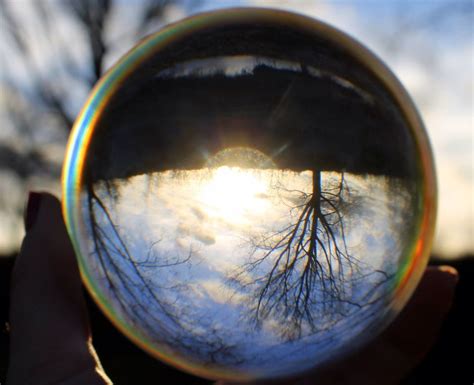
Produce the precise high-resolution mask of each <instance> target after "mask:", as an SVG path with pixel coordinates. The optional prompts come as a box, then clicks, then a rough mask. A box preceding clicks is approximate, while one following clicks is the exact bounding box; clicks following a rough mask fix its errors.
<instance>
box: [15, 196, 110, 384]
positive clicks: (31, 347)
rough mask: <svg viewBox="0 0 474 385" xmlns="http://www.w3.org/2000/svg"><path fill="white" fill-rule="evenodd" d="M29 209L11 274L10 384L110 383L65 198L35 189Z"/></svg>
mask: <svg viewBox="0 0 474 385" xmlns="http://www.w3.org/2000/svg"><path fill="white" fill-rule="evenodd" d="M27 211H28V215H27V217H26V218H25V227H26V228H27V234H26V236H25V239H24V240H23V244H22V247H21V251H20V254H19V256H18V257H17V260H16V262H15V266H14V269H13V273H12V285H11V306H10V326H11V334H10V337H11V339H10V364H9V370H8V381H7V383H8V384H10V385H16V384H29V383H32V384H33V383H34V384H35V385H37V384H38V385H39V384H51V383H59V382H61V383H64V384H71V385H72V384H76V383H77V384H105V383H108V380H107V378H106V376H105V375H104V374H103V371H102V370H101V368H100V364H99V363H98V360H97V359H96V356H95V352H94V350H93V348H92V345H91V336H90V330H89V326H88V319H87V312H86V307H85V302H84V298H83V296H82V287H81V281H80V276H79V271H78V267H77V263H76V260H75V256H74V251H73V249H72V246H71V244H70V242H69V238H68V235H67V232H66V228H65V226H64V222H63V219H62V214H61V206H60V203H59V201H58V200H57V199H56V198H55V197H54V196H52V195H50V194H46V193H42V194H35V193H33V196H30V204H29V207H28V209H27Z"/></svg>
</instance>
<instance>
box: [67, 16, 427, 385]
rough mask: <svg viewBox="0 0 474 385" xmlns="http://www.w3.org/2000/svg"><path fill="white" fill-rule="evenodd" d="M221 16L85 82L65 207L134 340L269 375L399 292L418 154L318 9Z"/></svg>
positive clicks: (98, 287) (343, 346) (168, 353)
mask: <svg viewBox="0 0 474 385" xmlns="http://www.w3.org/2000/svg"><path fill="white" fill-rule="evenodd" d="M241 12H244V11H241ZM245 12H249V11H245ZM245 12H244V13H245ZM223 15H224V16H223V20H222V21H219V20H217V21H216V20H214V21H212V20H211V21H210V23H211V26H208V27H207V28H204V27H201V29H199V28H197V29H193V28H195V27H189V31H188V32H186V28H185V29H184V30H185V32H183V31H182V30H179V28H178V27H174V28H175V29H176V30H175V31H174V33H175V34H176V35H177V37H176V39H175V40H173V39H172V38H169V41H168V40H166V38H165V37H163V38H162V40H164V41H165V43H163V42H162V40H160V39H158V40H156V41H155V40H153V39H151V40H149V41H148V43H146V42H145V43H144V45H142V47H145V48H146V49H145V48H143V49H142V51H134V52H135V53H134V52H133V51H132V53H131V54H129V57H134V56H133V55H136V56H135V59H134V60H136V61H137V63H138V64H136V65H135V67H133V66H132V65H131V64H130V68H132V69H133V71H132V70H130V71H128V72H127V71H125V70H126V69H127V68H128V67H127V66H128V65H129V64H128V63H127V62H126V61H123V62H122V63H121V64H119V66H118V67H117V68H116V69H115V70H113V71H112V73H111V75H108V78H107V79H106V80H105V81H103V83H102V85H101V86H100V87H99V88H98V90H96V94H95V96H93V97H91V99H90V101H89V110H87V109H86V110H85V112H84V114H83V116H82V117H81V118H80V119H79V123H78V124H77V127H76V131H75V132H76V137H75V138H73V139H72V140H73V144H72V145H71V146H70V149H69V164H67V165H66V167H65V170H66V176H65V191H66V193H68V194H69V195H67V198H66V203H65V209H66V219H67V223H68V227H69V230H70V233H71V235H72V238H73V241H74V243H75V246H76V249H77V250H78V253H79V262H80V265H81V271H82V273H83V276H84V278H85V281H86V283H87V284H88V287H89V289H90V290H91V291H92V292H93V294H94V296H95V298H96V300H97V301H98V302H99V304H100V305H101V306H102V308H103V309H104V310H105V311H106V313H107V314H108V315H109V317H111V318H112V319H113V320H114V322H115V323H116V324H117V325H118V326H119V327H120V328H121V330H122V331H124V332H125V333H126V334H127V335H128V336H129V337H131V338H132V339H134V341H135V342H137V343H138V344H139V345H141V346H142V347H143V348H145V349H146V350H147V351H149V352H150V353H152V354H155V355H156V356H158V357H160V358H162V359H164V360H166V361H168V362H171V363H173V364H175V365H177V366H179V367H181V368H183V369H186V370H189V371H191V372H193V373H197V374H200V375H203V376H207V377H212V378H231V379H232V378H235V379H238V378H264V377H278V376H286V375H290V374H296V373H299V372H302V371H304V370H308V369H310V368H312V367H314V366H316V365H319V364H321V363H323V362H325V361H327V360H329V359H331V358H334V357H336V356H337V355H339V354H342V353H344V352H345V351H348V350H350V349H351V348H353V347H354V346H358V345H359V344H360V343H363V342H364V341H366V340H367V339H368V338H369V337H370V336H371V335H372V334H374V333H376V332H378V331H379V329H380V328H381V327H382V326H383V325H384V324H385V323H386V322H387V320H388V319H390V318H391V317H393V315H394V314H395V313H396V312H397V311H399V308H397V306H398V305H397V304H400V303H403V302H404V301H405V300H406V298H404V299H403V298H402V299H400V298H399V297H407V296H408V295H409V293H407V291H406V290H405V291H403V290H402V289H401V288H402V286H403V285H405V284H406V281H407V280H409V279H415V278H411V276H410V274H414V273H413V271H417V270H420V269H422V268H423V262H420V256H419V255H421V254H420V253H422V252H423V253H426V251H424V250H420V247H419V246H417V245H419V244H420V242H419V240H420V239H424V238H426V237H429V235H426V233H424V232H423V231H424V230H423V228H422V226H423V223H424V222H423V221H424V220H426V219H424V218H426V217H427V216H426V212H427V211H429V209H430V207H427V203H426V201H427V198H426V193H425V192H424V191H425V190H424V187H423V186H424V184H426V183H427V182H426V176H425V174H426V170H424V167H425V166H424V164H425V163H426V162H425V163H423V159H422V158H423V156H427V155H426V154H425V155H423V153H422V152H423V151H428V150H426V149H423V148H421V149H420V147H419V144H418V143H417V141H416V139H415V137H416V135H423V133H422V132H421V133H414V132H413V131H412V130H413V128H412V127H410V125H409V123H408V122H407V121H406V120H405V118H404V117H403V114H402V113H401V112H400V106H399V104H398V103H397V102H396V101H395V100H393V96H391V95H390V93H389V92H388V91H387V90H386V89H385V88H384V86H383V84H382V82H381V80H379V79H377V77H376V76H375V75H374V74H373V73H372V72H371V71H369V70H368V69H366V68H365V67H364V66H363V65H362V64H361V63H360V62H358V61H357V60H355V59H354V58H353V57H352V56H350V54H349V52H345V51H344V50H343V49H342V48H341V47H338V46H337V45H336V44H335V43H334V42H332V41H330V40H325V38H324V35H321V32H318V28H316V26H317V25H316V24H315V25H314V28H315V29H314V35H311V33H310V32H308V28H309V30H311V28H312V24H311V22H309V21H308V20H306V19H302V20H304V22H305V23H308V26H307V27H306V30H305V29H304V28H301V26H300V27H298V26H296V25H293V24H291V20H292V19H291V18H290V19H285V18H283V16H282V15H283V14H281V13H278V12H277V13H274V14H273V13H271V12H270V13H268V14H267V13H265V12H263V13H261V18H262V21H261V24H258V23H257V24H251V25H249V24H248V22H247V21H245V20H246V19H245V18H242V19H239V18H237V17H230V16H229V15H230V13H227V19H226V16H225V15H226V14H223ZM265 15H266V16H265ZM247 16H248V15H247ZM293 17H294V18H296V19H298V20H300V17H296V16H293ZM205 18H206V16H202V17H201V20H204V19H205ZM204 21H205V20H204ZM300 21H301V20H300ZM188 23H191V22H188ZM184 24H186V22H184ZM204 25H206V24H205V23H204ZM282 25H284V26H285V28H282ZM188 26H189V24H188ZM275 31H278V39H276V38H275V37H274V33H275ZM191 32H192V33H191ZM186 33H187V34H186ZM170 36H173V34H172V33H171V34H170ZM150 42H151V43H150ZM210 42H212V43H213V44H209V43H210ZM231 43H232V44H231ZM290 43H292V44H290ZM146 44H148V46H147V45H146ZM160 44H161V46H160ZM137 52H138V53H137ZM144 52H145V53H147V54H146V55H145V54H144ZM137 58H138V59H137ZM130 60H132V59H130ZM132 62H133V60H132ZM114 71H115V72H114ZM120 71H122V72H120ZM121 73H125V75H123V76H122V75H120V74H121ZM114 76H115V78H114ZM121 76H122V77H121ZM107 82H109V83H107ZM101 92H102V94H101ZM94 103H95V104H94ZM88 111H90V114H95V116H94V118H91V117H90V116H89V117H87V113H88ZM420 129H421V128H420ZM84 138H87V139H84ZM74 143H76V146H75V147H74ZM420 159H421V160H420ZM68 166H69V169H68ZM68 170H69V171H68ZM431 172H432V171H431V170H428V173H431ZM68 178H69V179H68ZM423 194H425V195H423ZM430 215H432V214H430ZM428 233H429V231H428ZM422 246H423V247H424V248H426V247H427V246H426V242H424V243H422ZM423 247H422V248H421V249H423ZM416 258H418V260H417V261H416V264H415V262H414V261H415V260H416ZM421 260H423V258H421ZM407 266H408V267H407ZM413 266H415V267H413ZM420 266H421V267H420ZM413 276H414V277H416V275H415V274H414V275H413Z"/></svg>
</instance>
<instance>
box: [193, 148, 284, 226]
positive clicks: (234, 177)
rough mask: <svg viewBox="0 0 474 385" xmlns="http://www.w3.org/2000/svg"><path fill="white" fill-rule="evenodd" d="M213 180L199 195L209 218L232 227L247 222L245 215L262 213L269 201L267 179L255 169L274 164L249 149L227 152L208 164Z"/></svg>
mask: <svg viewBox="0 0 474 385" xmlns="http://www.w3.org/2000/svg"><path fill="white" fill-rule="evenodd" d="M207 166H208V167H209V168H210V172H211V177H210V179H209V181H208V182H207V183H204V184H203V187H202V189H201V191H200V193H199V194H198V199H199V200H200V201H201V203H202V207H204V208H205V210H206V211H207V214H208V215H210V216H213V217H218V218H221V219H224V220H225V221H227V222H229V223H243V222H245V218H246V214H249V213H254V214H256V213H260V212H263V211H264V210H265V209H266V208H267V206H268V204H269V203H268V201H267V200H266V199H264V198H265V197H266V196H267V195H268V194H267V193H268V187H269V186H268V183H269V181H268V180H266V179H262V178H259V177H258V175H256V173H255V171H256V169H262V168H273V167H274V166H275V164H274V163H273V161H272V160H271V159H270V158H269V157H268V156H266V155H265V154H263V153H262V152H260V151H257V150H254V149H251V148H248V147H236V148H227V149H225V150H222V151H219V152H218V153H217V154H215V155H214V156H212V157H210V158H209V159H208V160H207Z"/></svg>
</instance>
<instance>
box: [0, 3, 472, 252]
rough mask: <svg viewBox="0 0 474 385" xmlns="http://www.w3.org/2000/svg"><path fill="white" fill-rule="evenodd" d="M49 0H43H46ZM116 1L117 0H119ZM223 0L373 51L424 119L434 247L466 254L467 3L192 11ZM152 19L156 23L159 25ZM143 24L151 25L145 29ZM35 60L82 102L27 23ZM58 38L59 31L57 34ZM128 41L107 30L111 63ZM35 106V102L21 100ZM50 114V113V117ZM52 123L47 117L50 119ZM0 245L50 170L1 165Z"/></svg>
mask: <svg viewBox="0 0 474 385" xmlns="http://www.w3.org/2000/svg"><path fill="white" fill-rule="evenodd" d="M10 3H11V4H12V5H13V6H14V9H15V12H16V13H17V14H18V16H19V17H20V20H22V27H23V28H25V29H30V32H31V31H33V30H34V29H32V28H34V27H35V25H36V24H37V21H35V17H37V16H35V15H34V13H33V12H32V11H31V4H32V2H31V1H30V0H22V1H10ZM47 3H49V2H47ZM118 3H119V6H117V7H116V8H115V9H114V11H113V15H112V16H113V17H112V18H111V19H110V23H109V25H108V27H107V28H108V34H109V35H110V36H126V31H127V28H132V27H133V25H132V24H133V22H131V21H130V20H133V12H137V11H138V6H137V4H138V3H140V2H139V1H138V0H137V1H133V2H130V1H128V2H126V1H119V2H118ZM120 4H121V5H120ZM228 6H266V7H276V8H283V9H287V10H292V11H295V12H298V13H303V14H306V15H309V16H311V17H314V18H317V19H320V20H322V21H325V22H327V23H329V24H331V25H333V26H335V27H337V28H339V29H340V30H342V31H344V32H346V33H348V34H349V35H351V36H353V37H355V38H356V39H357V40H359V41H360V42H362V43H363V44H364V45H366V46H367V47H368V48H370V49H371V50H372V51H373V52H374V53H375V54H376V55H377V56H379V57H380V58H381V59H382V60H383V61H384V62H385V63H386V64H387V65H388V66H389V67H390V68H391V69H392V71H393V72H394V73H395V74H396V75H397V76H398V78H399V79H400V80H401V82H402V83H403V85H404V86H405V87H406V89H407V90H408V92H409V93H410V95H411V96H412V98H413V100H414V101H415V104H416V105H417V107H418V109H419V111H420V113H421V116H422V118H423V120H424V122H425V126H426V130H427V132H428V135H429V137H430V140H431V144H432V147H433V152H434V156H435V162H436V169H437V175H438V188H439V206H438V207H439V210H438V221H437V231H436V238H435V242H434V253H435V254H436V255H439V256H442V257H444V258H446V259H450V258H456V257H459V256H462V255H465V254H474V209H473V196H474V195H473V185H474V182H473V178H474V176H473V174H474V173H473V164H474V160H473V107H472V106H473V72H474V68H473V4H472V2H470V1H464V2H458V1H435V0H433V1H410V2H409V1H384V2H379V1H375V0H374V1H372V0H363V1H311V0H294V1H282V0H267V1H264V0H246V1H244V0H240V1H237V0H236V1H231V0H220V1H202V2H201V4H200V5H199V6H198V7H197V8H194V9H193V10H192V12H193V13H196V12H200V11H205V10H212V9H215V8H224V7H228ZM188 13H189V10H188V9H184V8H183V7H181V8H180V7H177V6H170V7H168V9H167V10H166V12H165V15H164V17H165V19H166V21H168V22H172V21H176V20H178V19H180V18H182V17H184V16H186V14H188ZM53 16H54V20H55V22H56V24H57V28H58V30H59V31H60V32H61V33H59V34H57V35H58V36H56V37H55V38H54V39H58V40H61V39H62V40H63V41H62V42H59V44H60V46H62V47H64V49H67V50H68V52H70V54H71V57H72V58H73V59H74V61H75V62H76V63H77V65H78V68H77V70H78V71H79V72H81V71H83V72H85V71H86V69H85V68H84V66H85V65H86V62H87V61H86V60H85V59H84V57H83V56H84V55H83V54H84V50H85V43H84V39H83V36H82V37H81V38H78V39H77V41H74V44H71V42H69V41H67V39H66V38H65V37H67V36H75V35H77V36H81V35H80V33H78V26H77V24H75V23H74V22H72V21H71V20H70V19H68V17H67V15H65V14H64V12H60V11H57V12H55V13H54V15H53ZM158 27H159V26H157V28H158ZM150 32H151V31H150ZM5 36H6V33H5V31H4V30H1V29H0V54H1V56H2V58H5V57H7V56H6V55H8V59H9V60H8V62H7V61H6V60H4V59H2V61H1V66H0V85H1V87H2V88H1V91H0V121H1V129H0V143H1V144H5V145H10V146H14V147H15V148H18V149H20V150H22V151H23V150H24V149H25V148H26V147H27V142H26V141H25V139H24V138H23V137H22V135H23V134H22V133H21V132H20V131H19V130H17V129H16V128H15V127H13V126H12V123H11V122H10V121H8V117H7V115H6V113H5V108H4V106H5V105H6V100H7V99H9V100H15V102H18V103H23V102H25V101H24V100H23V99H21V98H18V95H12V94H11V93H10V91H9V88H8V87H6V84H7V83H8V82H17V83H19V84H22V87H24V89H28V68H27V67H25V66H24V65H22V64H21V63H20V59H19V58H17V57H14V56H12V55H11V52H10V51H8V44H7V43H6V39H5V38H4V37H5ZM29 36H30V39H31V40H30V41H31V47H33V48H32V49H33V52H34V55H35V57H36V60H35V62H36V63H37V65H38V67H39V68H40V69H41V71H42V73H44V76H45V77H54V78H55V79H56V78H57V79H58V80H61V81H60V82H58V87H65V88H66V91H67V90H69V89H72V88H74V90H75V92H74V93H70V92H65V95H67V97H68V103H67V105H68V108H69V110H70V111H71V112H72V113H73V114H75V113H77V112H78V111H79V109H80V106H81V105H82V103H84V101H85V98H86V95H87V90H86V88H84V86H83V85H81V84H77V83H74V84H72V83H70V79H69V78H68V77H67V76H66V75H65V74H64V73H62V72H61V70H60V69H58V68H57V63H55V60H54V57H55V56H54V53H51V52H49V53H48V54H44V52H48V48H47V45H48V41H47V39H46V38H44V37H42V36H41V34H36V36H35V34H34V33H30V34H29ZM65 40H66V41H65ZM133 43H134V41H133V40H131V39H128V40H127V38H125V37H124V38H123V39H120V40H119V43H117V41H116V40H115V41H114V42H113V44H112V40H111V41H110V46H111V47H112V48H113V49H111V50H110V54H109V55H108V56H107V57H106V67H110V66H111V65H112V64H113V63H114V62H115V61H116V60H117V59H118V58H119V57H120V56H121V55H123V54H124V53H125V52H126V51H127V50H128V49H129V48H130V47H131V46H132V45H133ZM28 108H30V109H31V110H34V108H35V106H34V105H28ZM48 119H49V120H48ZM53 123H54V122H53ZM37 124H38V127H41V130H38V132H41V133H42V134H41V135H40V136H39V135H38V137H37V138H35V143H36V144H37V145H38V146H39V147H40V148H41V149H42V151H43V152H44V153H45V154H47V156H48V157H49V158H51V159H52V160H54V161H55V162H60V160H61V159H62V156H63V155H64V143H65V141H66V135H65V133H64V132H60V131H58V130H55V129H54V124H52V123H51V119H50V118H45V119H44V120H41V121H38V122H37ZM0 181H1V183H0V213H1V214H0V254H3V253H10V252H12V251H14V250H15V249H18V246H19V243H20V240H21V237H22V235H23V230H22V224H21V220H22V219H21V215H19V213H20V212H21V210H22V209H23V205H24V200H25V199H26V190H27V189H31V188H36V189H46V190H51V191H54V192H57V193H58V192H59V183H58V181H57V180H52V179H48V178H46V177H42V176H41V175H38V176H35V177H33V178H30V179H29V180H28V181H27V182H26V183H25V182H21V181H19V180H18V178H17V177H16V176H15V175H14V174H13V173H11V172H8V170H2V171H1V172H0Z"/></svg>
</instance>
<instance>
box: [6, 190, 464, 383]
mask: <svg viewBox="0 0 474 385" xmlns="http://www.w3.org/2000/svg"><path fill="white" fill-rule="evenodd" d="M25 227H26V229H27V234H26V236H25V239H24V241H23V244H22V248H21V252H20V254H19V256H18V258H17V261H16V262H15V266H14V269H13V273H12V285H11V307H10V329H11V335H10V337H11V338H10V342H11V343H10V363H9V370H8V377H7V384H9V385H24V384H30V383H31V384H35V385H45V384H59V383H60V384H61V385H76V384H81V385H83V384H91V385H99V384H100V385H104V384H111V381H110V380H109V379H108V377H107V376H106V374H105V373H104V371H103V369H102V367H101V365H100V362H99V359H98V357H97V355H96V354H95V351H94V348H93V346H92V341H91V334H90V328H89V324H88V317H87V312H86V307H85V302H84V298H83V296H82V289H81V280H80V277H79V270H78V267H77V263H76V259H75V256H74V251H73V249H72V246H71V243H70V241H69V238H68V235H67V232H66V228H65V226H64V222H63V219H62V215H61V206H60V203H59V201H58V200H57V199H56V198H55V197H53V196H52V195H50V194H44V193H43V194H33V195H32V196H30V202H29V204H28V209H27V216H26V218H25ZM456 282H457V272H456V270H455V269H453V268H451V267H436V268H435V267H429V268H428V269H427V270H426V273H425V275H424V276H423V279H422V280H421V282H420V285H419V286H418V288H417V290H416V292H415V294H414V295H413V297H412V298H411V300H410V302H409V303H408V305H407V306H406V308H405V309H404V310H403V312H402V313H401V314H400V315H399V317H398V318H397V319H396V320H395V322H394V323H393V324H392V325H391V326H390V327H389V328H388V329H387V330H386V331H385V332H383V333H382V334H381V335H380V336H379V337H378V338H377V339H376V340H374V341H373V342H372V343H370V344H369V345H368V346H366V347H365V348H363V349H362V350H360V351H358V352H355V353H354V354H352V355H351V356H349V357H347V358H345V359H344V360H343V361H340V362H337V363H333V364H332V365H330V366H329V367H326V368H325V369H323V370H320V371H318V372H315V373H314V374H307V375H305V376H304V377H301V378H298V379H293V380H286V381H284V382H277V383H279V384H282V385H306V384H315V383H317V384H320V385H324V384H331V385H348V384H350V385H357V384H363V385H370V384H374V385H375V384H382V383H383V384H387V385H389V384H396V383H398V382H399V381H400V380H401V379H403V377H405V376H406V375H407V374H408V373H409V371H410V370H411V369H412V368H413V367H414V366H416V364H417V363H419V362H420V361H421V359H422V358H423V356H424V354H425V353H426V352H427V351H428V350H429V348H430V347H431V345H432V344H433V342H434V341H435V339H436V336H437V333H438V331H439V328H440V326H441V324H442V321H443V319H444V316H445V315H446V313H447V312H448V310H449V308H450V305H451V302H452V299H453V295H454V290H455V286H456ZM267 384H270V382H264V383H263V382H262V383H259V385H267ZM216 385H230V383H228V382H218V383H217V384H216Z"/></svg>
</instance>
